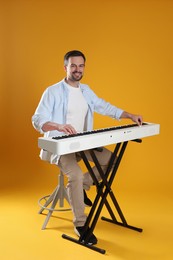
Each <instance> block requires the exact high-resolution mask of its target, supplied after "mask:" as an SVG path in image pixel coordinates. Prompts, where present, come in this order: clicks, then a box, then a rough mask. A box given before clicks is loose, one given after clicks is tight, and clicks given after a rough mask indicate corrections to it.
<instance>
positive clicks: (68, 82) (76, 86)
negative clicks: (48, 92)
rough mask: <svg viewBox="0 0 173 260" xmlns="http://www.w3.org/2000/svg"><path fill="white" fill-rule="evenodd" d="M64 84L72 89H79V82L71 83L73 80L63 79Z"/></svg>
mask: <svg viewBox="0 0 173 260" xmlns="http://www.w3.org/2000/svg"><path fill="white" fill-rule="evenodd" d="M65 82H66V83H67V84H69V85H70V86H72V87H74V88H78V87H79V81H73V80H70V79H67V78H65Z"/></svg>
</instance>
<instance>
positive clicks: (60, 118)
mask: <svg viewBox="0 0 173 260" xmlns="http://www.w3.org/2000/svg"><path fill="white" fill-rule="evenodd" d="M80 88H81V91H82V94H83V96H84V98H85V100H86V102H87V104H88V113H87V117H86V126H85V129H86V130H87V131H91V130H92V129H93V114H94V112H96V113H98V114H101V115H106V116H109V117H112V118H115V119H119V118H120V116H121V114H122V112H123V110H122V109H120V108H117V107H115V106H113V105H111V104H110V103H108V102H106V101H105V100H103V99H102V98H99V97H98V96H97V95H96V94H95V93H94V92H93V91H92V90H91V89H90V87H89V86H88V85H86V84H81V83H80ZM67 104H68V88H67V83H66V82H65V80H64V79H63V80H62V81H60V82H58V83H56V84H54V85H52V86H50V87H48V88H47V89H46V90H45V91H44V93H43V95H42V97H41V100H40V102H39V104H38V107H37V109H36V111H35V114H34V115H33V117H32V123H33V126H34V128H35V129H36V130H37V131H39V132H40V133H41V134H44V136H46V137H48V136H55V135H56V136H57V135H62V132H58V131H49V132H46V133H44V132H43V130H42V126H43V125H44V124H45V123H46V122H55V123H58V124H65V123H66V114H67Z"/></svg>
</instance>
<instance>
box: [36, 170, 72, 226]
mask: <svg viewBox="0 0 173 260" xmlns="http://www.w3.org/2000/svg"><path fill="white" fill-rule="evenodd" d="M58 183H59V184H58V186H57V187H56V189H55V190H54V191H53V193H52V194H51V195H48V196H44V197H42V198H41V199H40V200H39V205H40V206H41V209H40V211H39V212H38V213H39V214H41V213H42V212H43V210H45V209H46V210H48V211H49V212H48V214H47V216H46V219H45V221H44V224H43V226H42V229H45V228H46V226H47V223H48V221H49V219H50V217H51V215H52V213H53V211H67V210H71V209H70V208H67V209H59V210H58V209H55V206H56V204H57V202H58V200H59V207H60V208H63V207H64V199H66V200H67V202H68V203H69V204H70V202H69V198H68V194H67V191H66V188H65V187H64V175H63V173H62V172H60V174H59V176H58ZM47 197H48V200H47V201H46V202H45V204H44V205H41V203H40V201H41V200H42V199H46V198H47ZM50 203H52V204H51V206H50V207H49V208H48V205H49V204H50Z"/></svg>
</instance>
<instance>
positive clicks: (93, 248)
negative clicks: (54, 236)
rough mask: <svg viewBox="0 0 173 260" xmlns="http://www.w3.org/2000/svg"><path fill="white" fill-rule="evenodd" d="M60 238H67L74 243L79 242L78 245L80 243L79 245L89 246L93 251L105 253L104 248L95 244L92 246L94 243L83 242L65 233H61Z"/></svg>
mask: <svg viewBox="0 0 173 260" xmlns="http://www.w3.org/2000/svg"><path fill="white" fill-rule="evenodd" d="M62 238H64V239H67V240H69V241H72V242H74V243H76V244H79V245H81V246H85V247H88V248H90V249H92V250H94V251H96V252H99V253H101V254H105V253H106V250H104V249H102V248H98V247H96V246H94V245H88V244H85V242H81V241H80V240H79V239H75V238H73V237H70V236H67V235H65V234H62Z"/></svg>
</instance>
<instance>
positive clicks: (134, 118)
mask: <svg viewBox="0 0 173 260" xmlns="http://www.w3.org/2000/svg"><path fill="white" fill-rule="evenodd" d="M120 118H129V119H131V120H132V121H133V122H135V123H137V124H138V125H139V126H140V125H142V122H143V119H142V116H141V115H135V114H131V113H128V112H126V111H123V113H122V114H121V116H120Z"/></svg>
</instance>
